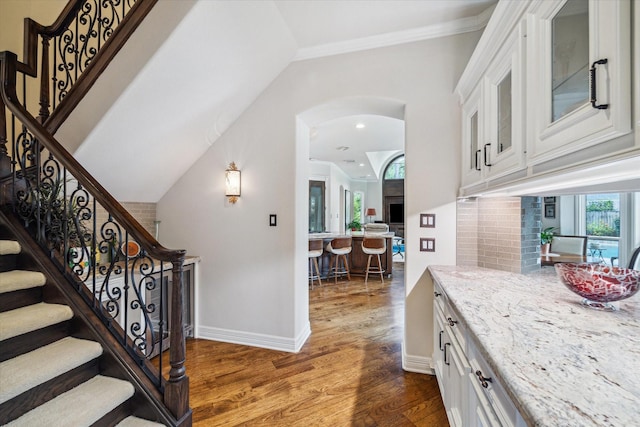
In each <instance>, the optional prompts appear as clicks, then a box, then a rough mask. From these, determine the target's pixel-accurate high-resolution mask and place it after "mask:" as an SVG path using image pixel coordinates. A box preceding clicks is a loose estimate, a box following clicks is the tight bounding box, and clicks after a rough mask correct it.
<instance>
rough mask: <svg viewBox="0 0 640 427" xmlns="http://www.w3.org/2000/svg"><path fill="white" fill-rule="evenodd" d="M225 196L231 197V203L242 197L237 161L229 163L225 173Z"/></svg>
mask: <svg viewBox="0 0 640 427" xmlns="http://www.w3.org/2000/svg"><path fill="white" fill-rule="evenodd" d="M224 182H225V193H224V194H225V196H227V197H228V198H229V203H235V202H237V201H238V197H240V171H239V170H238V167H237V166H236V164H235V162H231V163H229V167H228V168H227V170H226V171H225V173H224Z"/></svg>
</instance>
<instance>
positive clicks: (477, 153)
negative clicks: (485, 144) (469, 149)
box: [476, 150, 482, 171]
mask: <svg viewBox="0 0 640 427" xmlns="http://www.w3.org/2000/svg"><path fill="white" fill-rule="evenodd" d="M481 152H482V150H476V170H477V171H479V170H482V169H481V168H480V162H479V161H478V156H479V155H480V153H481Z"/></svg>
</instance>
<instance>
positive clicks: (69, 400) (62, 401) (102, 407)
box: [6, 375, 134, 427]
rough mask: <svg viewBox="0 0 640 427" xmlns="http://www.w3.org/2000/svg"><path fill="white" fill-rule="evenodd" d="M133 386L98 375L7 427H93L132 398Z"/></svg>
mask: <svg viewBox="0 0 640 427" xmlns="http://www.w3.org/2000/svg"><path fill="white" fill-rule="evenodd" d="M133 392H134V389H133V386H132V385H131V384H130V383H128V382H126V381H122V380H119V379H116V378H111V377H105V376H102V375H96V376H95V377H93V378H91V379H90V380H89V381H87V382H84V383H82V384H80V385H79V386H78V387H75V388H73V389H71V390H69V391H67V392H65V393H62V394H61V395H60V396H58V397H56V398H55V399H52V400H50V401H48V402H47V403H45V404H43V405H40V406H38V407H37V408H35V409H33V410H31V411H29V412H27V413H26V414H24V415H23V416H21V417H20V418H17V419H15V420H13V421H12V422H10V423H9V424H7V425H6V426H7V427H18V426H20V427H22V426H24V427H32V426H47V427H66V426H74V427H83V426H87V427H88V426H90V425H92V424H93V423H95V422H96V421H98V420H99V419H100V418H102V417H103V416H104V415H105V414H108V413H109V412H110V411H112V410H113V409H115V408H117V407H118V406H119V405H120V404H122V403H123V402H125V401H127V400H128V399H129V398H130V397H131V396H133Z"/></svg>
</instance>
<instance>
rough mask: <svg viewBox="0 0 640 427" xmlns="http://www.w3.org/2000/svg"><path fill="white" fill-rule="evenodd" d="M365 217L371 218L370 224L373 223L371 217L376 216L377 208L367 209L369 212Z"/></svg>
mask: <svg viewBox="0 0 640 427" xmlns="http://www.w3.org/2000/svg"><path fill="white" fill-rule="evenodd" d="M365 215H366V216H368V217H369V222H370V223H371V217H372V216H376V209H375V208H367V212H366V213H365Z"/></svg>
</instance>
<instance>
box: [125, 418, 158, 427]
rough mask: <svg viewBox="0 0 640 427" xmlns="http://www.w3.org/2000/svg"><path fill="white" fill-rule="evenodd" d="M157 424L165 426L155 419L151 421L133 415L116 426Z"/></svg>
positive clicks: (128, 426) (144, 426) (150, 426)
mask: <svg viewBox="0 0 640 427" xmlns="http://www.w3.org/2000/svg"><path fill="white" fill-rule="evenodd" d="M156 426H164V424H158V423H156V422H154V421H149V420H145V419H143V418H138V417H134V416H133V415H131V416H130V417H127V418H125V419H124V420H122V421H120V422H119V423H118V424H116V427H156Z"/></svg>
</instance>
